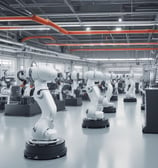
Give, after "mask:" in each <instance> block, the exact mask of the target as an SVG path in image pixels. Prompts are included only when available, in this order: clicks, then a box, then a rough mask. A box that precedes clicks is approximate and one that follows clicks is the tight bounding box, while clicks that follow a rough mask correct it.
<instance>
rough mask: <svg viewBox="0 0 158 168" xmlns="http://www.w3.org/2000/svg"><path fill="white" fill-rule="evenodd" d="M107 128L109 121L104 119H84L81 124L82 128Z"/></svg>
mask: <svg viewBox="0 0 158 168" xmlns="http://www.w3.org/2000/svg"><path fill="white" fill-rule="evenodd" d="M109 126H110V124H109V121H108V120H105V119H96V120H93V119H87V118H85V119H84V120H83V123H82V128H105V127H109Z"/></svg>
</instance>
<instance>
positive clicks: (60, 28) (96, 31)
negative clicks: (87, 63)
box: [0, 15, 158, 35]
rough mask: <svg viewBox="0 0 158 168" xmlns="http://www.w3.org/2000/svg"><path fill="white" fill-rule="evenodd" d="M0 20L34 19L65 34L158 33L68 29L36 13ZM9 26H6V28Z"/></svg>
mask: <svg viewBox="0 0 158 168" xmlns="http://www.w3.org/2000/svg"><path fill="white" fill-rule="evenodd" d="M0 21H34V22H36V23H40V24H43V25H47V26H50V27H52V28H54V29H56V30H57V31H59V32H60V33H63V34H65V35H66V34H67V35H93V34H142V33H144V34H145V33H158V30H153V29H143V30H120V31H117V30H91V31H68V30H66V29H64V28H62V27H60V26H59V25H57V24H56V23H54V22H52V21H51V20H49V19H44V18H42V17H39V16H37V15H33V16H30V17H29V16H26V17H25V16H15V17H0ZM17 27H18V26H17ZM9 29H11V26H10V27H8V30H9ZM0 30H7V27H6V28H1V29H0Z"/></svg>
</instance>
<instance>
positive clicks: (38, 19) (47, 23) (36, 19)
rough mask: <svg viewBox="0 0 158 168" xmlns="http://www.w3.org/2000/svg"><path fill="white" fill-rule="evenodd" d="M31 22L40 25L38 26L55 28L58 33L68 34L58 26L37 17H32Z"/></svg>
mask: <svg viewBox="0 0 158 168" xmlns="http://www.w3.org/2000/svg"><path fill="white" fill-rule="evenodd" d="M32 20H33V21H35V22H37V23H40V24H44V25H48V26H51V27H53V28H55V29H56V30H58V31H59V32H60V33H63V34H69V33H68V31H67V30H65V29H63V28H61V27H60V26H58V25H57V24H55V23H54V22H52V21H50V20H48V19H44V18H42V17H39V16H37V15H33V16H32Z"/></svg>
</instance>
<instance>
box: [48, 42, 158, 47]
mask: <svg viewBox="0 0 158 168" xmlns="http://www.w3.org/2000/svg"><path fill="white" fill-rule="evenodd" d="M45 45H48V46H69V47H73V46H116V45H119V46H127V45H158V43H157V42H151V43H45Z"/></svg>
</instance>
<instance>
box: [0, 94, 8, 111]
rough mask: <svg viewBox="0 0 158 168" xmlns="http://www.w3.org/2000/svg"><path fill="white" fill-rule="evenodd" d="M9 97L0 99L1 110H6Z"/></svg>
mask: <svg viewBox="0 0 158 168" xmlns="http://www.w3.org/2000/svg"><path fill="white" fill-rule="evenodd" d="M7 100H8V96H1V97H0V110H4V109H5V104H7Z"/></svg>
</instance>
